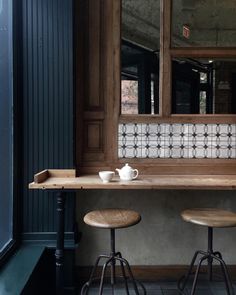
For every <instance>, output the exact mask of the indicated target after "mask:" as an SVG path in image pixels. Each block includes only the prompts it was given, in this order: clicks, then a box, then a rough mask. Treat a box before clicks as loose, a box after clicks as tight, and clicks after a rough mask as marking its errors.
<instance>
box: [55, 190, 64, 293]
mask: <svg viewBox="0 0 236 295" xmlns="http://www.w3.org/2000/svg"><path fill="white" fill-rule="evenodd" d="M64 216H65V195H64V193H63V192H59V193H57V245H56V252H55V257H56V294H57V295H63V294H64V280H63V278H64V274H63V264H64V228H65V222H64Z"/></svg>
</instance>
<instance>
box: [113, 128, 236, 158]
mask: <svg viewBox="0 0 236 295" xmlns="http://www.w3.org/2000/svg"><path fill="white" fill-rule="evenodd" d="M118 156H119V158H176V159H178V158H216V159H217V158H222V159H225V158H229V159H235V158H236V124H145V123H142V124H141V123H129V124H119V127H118Z"/></svg>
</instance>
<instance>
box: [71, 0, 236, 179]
mask: <svg viewBox="0 0 236 295" xmlns="http://www.w3.org/2000/svg"><path fill="white" fill-rule="evenodd" d="M82 2H83V1H82ZM82 2H81V3H80V5H79V4H78V7H77V12H78V23H77V28H76V32H78V42H77V44H78V48H77V54H76V56H77V57H78V60H77V67H76V72H77V75H78V79H77V80H76V81H77V84H76V120H77V122H76V128H77V130H76V166H77V173H78V174H79V173H92V172H94V173H96V172H97V171H98V169H99V167H106V168H109V169H114V168H116V167H119V166H121V165H122V164H123V163H125V162H126V161H127V158H128V161H129V163H131V164H133V165H134V166H135V167H137V168H138V169H140V171H144V173H146V174H148V173H150V174H159V173H167V174H168V173H173V174H175V173H176V174H178V173H184V174H186V173H194V174H196V173H199V174H201V173H202V174H204V173H206V174H207V173H209V172H210V173H215V174H216V173H218V174H220V173H226V174H231V173H235V168H234V167H235V164H236V154H235V153H234V151H235V147H234V146H232V145H231V137H232V136H233V137H235V131H234V130H235V128H236V126H235V118H236V115H235V114H236V111H235V110H236V107H235V102H234V99H233V98H234V97H235V92H236V87H234V84H235V81H236V80H235V79H236V78H235V77H236V74H235V73H236V70H235V69H236V68H235V60H236V47H235V40H236V35H235V32H236V29H235V28H236V26H235V19H233V16H234V14H235V13H234V12H235V9H236V5H235V3H233V2H232V1H226V2H222V3H220V2H219V1H215V0H212V1H211V0H209V1H179V0H176V1H175V0H159V1H154V0H148V1H142V0H130V1H126V0H123V1H122V0H104V1H96V0H88V1H86V4H85V3H84V2H83V3H82ZM218 2H219V3H218ZM82 4H83V5H82ZM205 4H206V5H205ZM213 8H214V9H213ZM212 9H213V10H214V15H215V17H212V18H211V22H209V21H208V20H209V15H210V16H212ZM205 10H206V11H205ZM202 11H203V12H204V13H202ZM226 12H227V13H228V12H229V19H231V20H232V19H233V20H232V22H231V21H229V22H228V19H227V18H225V15H227V13H226ZM121 16H122V17H121ZM199 17H200V18H201V19H203V21H204V22H207V21H208V23H206V25H207V27H206V28H207V30H206V32H204V34H201V32H202V30H204V27H201V26H202V25H203V24H204V23H203V21H201V20H200V21H199V20H198V18H199ZM218 25H222V26H223V27H222V28H221V29H222V30H219V29H220V27H218V29H217V26H218ZM231 25H232V27H231ZM131 28H133V29H132V30H131ZM210 31H211V32H212V34H211V36H210V38H209V39H207V38H206V37H207V36H208V34H210V33H209V32H210ZM203 37H204V38H203ZM201 38H203V39H201ZM226 39H227V40H228V41H227V40H226ZM230 40H231V42H229V41H230ZM222 46H224V47H222ZM81 60H83V63H81ZM154 60H155V63H156V65H155V63H154ZM143 78H145V79H143ZM222 98H223V102H222V101H221V99H222ZM222 103H224V107H223V105H222ZM221 125H222V126H221ZM198 129H199V131H198ZM202 129H203V130H205V129H206V130H207V131H208V132H205V131H204V132H202ZM213 129H214V130H213ZM196 130H197V132H195V131H196ZM225 130H226V131H225ZM227 130H228V131H227ZM182 131H183V132H182ZM202 133H203V134H205V135H204V136H206V137H208V139H209V140H208V143H209V144H204V145H202V142H203V140H202V139H201V138H200V135H201V134H202ZM196 134H198V135H199V138H197V144H195V142H194V141H195V135H196ZM220 134H224V136H225V134H226V137H227V141H228V142H229V144H227V145H226V144H225V142H226V141H224V140H223V139H222V141H221V142H219V140H218V139H217V138H218V137H219V135H220ZM162 137H163V138H162ZM183 137H184V138H185V139H186V140H184V142H183V141H181V140H182V139H181V138H183ZM175 139H176V140H175ZM190 139H191V140H190ZM173 140H175V142H174V144H173V143H172V141H173ZM218 149H219V150H220V151H221V153H219V152H218ZM208 150H209V152H208ZM123 151H124V153H123ZM159 151H160V153H159Z"/></svg>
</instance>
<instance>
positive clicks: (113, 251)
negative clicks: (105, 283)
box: [110, 228, 116, 294]
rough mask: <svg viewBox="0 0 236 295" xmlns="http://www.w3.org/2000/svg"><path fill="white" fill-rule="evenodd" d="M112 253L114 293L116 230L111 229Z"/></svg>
mask: <svg viewBox="0 0 236 295" xmlns="http://www.w3.org/2000/svg"><path fill="white" fill-rule="evenodd" d="M110 241H111V253H110V256H111V257H113V259H112V260H111V287H112V294H113V293H114V285H115V283H116V268H115V266H116V260H115V259H114V257H115V230H114V229H113V228H112V229H111V239H110Z"/></svg>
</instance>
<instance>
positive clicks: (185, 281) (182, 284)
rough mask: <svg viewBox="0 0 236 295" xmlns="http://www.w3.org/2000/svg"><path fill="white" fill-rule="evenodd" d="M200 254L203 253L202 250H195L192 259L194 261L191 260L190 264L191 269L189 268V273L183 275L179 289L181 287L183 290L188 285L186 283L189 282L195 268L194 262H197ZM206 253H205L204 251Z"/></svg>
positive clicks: (179, 282)
mask: <svg viewBox="0 0 236 295" xmlns="http://www.w3.org/2000/svg"><path fill="white" fill-rule="evenodd" d="M199 254H202V251H196V252H195V254H194V256H193V259H192V261H191V263H190V266H189V269H188V272H187V274H186V275H185V276H183V277H182V278H181V279H180V280H179V281H178V289H179V290H180V291H183V290H184V288H185V287H186V284H187V282H188V280H189V277H190V275H191V274H192V270H193V266H194V263H195V261H196V259H197V257H198V255H199ZM204 254H205V253H204Z"/></svg>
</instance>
